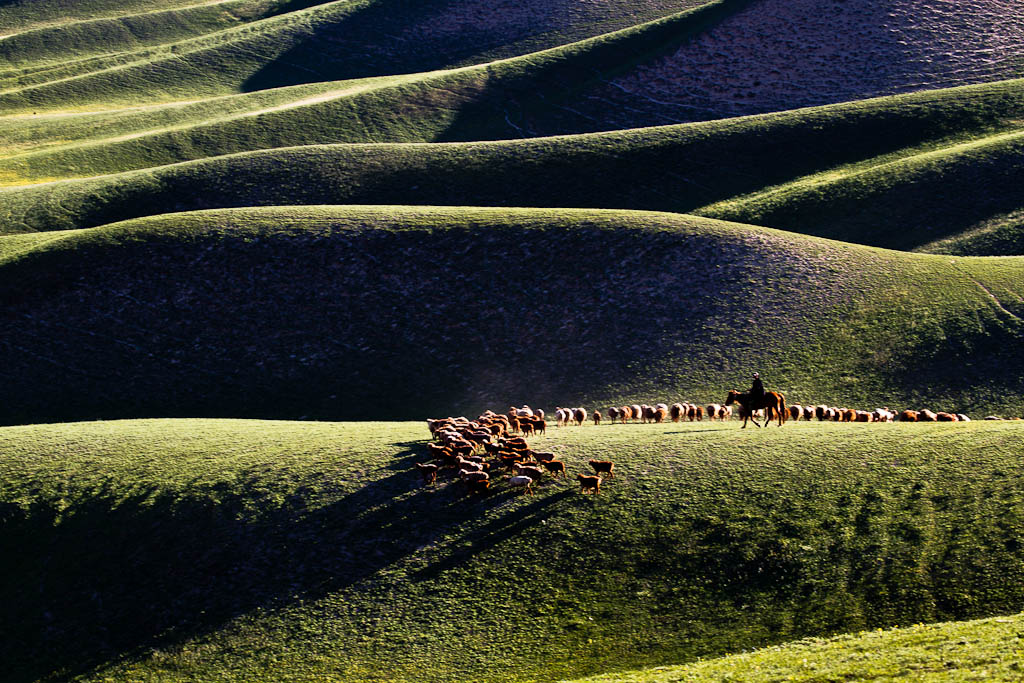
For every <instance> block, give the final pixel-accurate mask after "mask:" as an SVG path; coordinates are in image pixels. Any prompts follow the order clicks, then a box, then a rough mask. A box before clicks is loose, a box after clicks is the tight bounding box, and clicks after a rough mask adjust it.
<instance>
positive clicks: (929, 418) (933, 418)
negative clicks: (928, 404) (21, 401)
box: [917, 408, 938, 422]
mask: <svg viewBox="0 0 1024 683" xmlns="http://www.w3.org/2000/svg"><path fill="white" fill-rule="evenodd" d="M917 421H918V422H937V421H938V416H937V415H936V414H935V413H933V412H932V411H930V410H928V409H927V408H925V409H924V410H922V411H920V412H919V413H918V414H917Z"/></svg>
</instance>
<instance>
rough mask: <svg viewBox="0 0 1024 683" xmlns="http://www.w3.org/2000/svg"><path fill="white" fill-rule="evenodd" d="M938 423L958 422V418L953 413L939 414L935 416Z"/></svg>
mask: <svg viewBox="0 0 1024 683" xmlns="http://www.w3.org/2000/svg"><path fill="white" fill-rule="evenodd" d="M935 420H936V422H956V421H957V417H956V415H954V414H953V413H945V412H939V413H936V414H935Z"/></svg>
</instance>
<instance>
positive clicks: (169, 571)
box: [0, 420, 1024, 682]
mask: <svg viewBox="0 0 1024 683" xmlns="http://www.w3.org/2000/svg"><path fill="white" fill-rule="evenodd" d="M425 435H426V426H425V424H424V423H422V422H416V423H388V424H382V423H359V424H341V423H313V422H306V423H300V422H274V421H231V420H146V421H118V422H95V423H85V424H77V425H40V426H31V427H8V428H4V429H0V449H2V451H3V453H4V454H5V457H4V458H3V460H0V483H2V487H0V490H2V491H3V494H2V495H3V503H4V506H3V508H2V511H3V515H4V522H5V523H4V526H3V527H2V531H0V543H3V544H4V546H3V547H4V549H5V558H6V561H5V563H4V568H3V579H4V580H3V581H2V582H0V596H2V598H3V601H4V605H5V609H4V610H3V612H2V613H0V624H3V626H4V632H5V633H7V634H10V635H8V637H6V638H4V639H3V641H2V643H0V653H2V654H3V660H4V662H5V678H6V679H7V680H9V681H12V682H13V681H24V680H40V679H42V680H52V679H67V678H70V677H72V676H74V677H76V680H86V681H93V680H96V681H102V680H107V679H113V680H147V679H149V680H154V679H158V680H163V681H186V680H189V681H194V680H220V681H247V682H251V681H264V680H265V681H279V680H303V681H309V680H327V681H451V680H460V681H520V680H521V681H529V680H557V679H561V678H566V677H573V678H575V677H579V676H583V675H588V674H593V673H599V672H611V671H620V670H623V669H635V668H640V667H650V666H658V665H665V664H677V663H679V662H683V661H692V660H693V659H695V658H696V657H699V656H703V657H713V656H716V655H721V654H724V653H728V652H739V651H741V650H745V649H749V648H753V647H762V646H765V645H770V644H774V643H780V642H784V641H789V640H792V639H795V638H801V637H805V636H810V635H821V634H827V633H832V632H836V631H851V630H852V631H856V630H861V629H865V628H873V627H875V626H878V625H883V624H884V625H891V624H897V623H898V624H901V625H903V624H913V623H918V622H921V621H936V620H949V619H965V618H970V617H973V616H979V615H990V614H1000V613H1006V612H1009V611H1015V610H1017V609H1019V606H1020V604H1021V600H1022V599H1024V580H1022V579H1024V551H1022V548H1021V543H1020V537H1021V533H1022V529H1024V516H1022V510H1024V507H1022V501H1024V481H1022V479H1021V474H1020V472H1019V468H1018V466H1017V464H1018V460H1019V456H1020V453H1019V447H1020V443H1021V436H1022V429H1021V426H1020V423H1009V422H1004V423H980V422H976V423H971V424H963V425H959V424H945V425H939V424H937V425H923V424H889V425H882V424H879V425H860V424H818V423H798V424H793V425H787V427H786V428H784V429H772V430H759V431H753V430H750V429H747V430H740V429H739V428H738V425H737V424H736V423H728V424H714V425H712V424H709V423H692V424H691V423H685V424H672V423H669V424H665V425H640V424H636V425H627V426H621V425H615V426H608V425H605V426H601V427H593V426H588V427H583V428H563V429H556V428H555V427H552V428H551V432H550V433H549V434H548V436H547V437H544V438H541V439H537V440H535V441H534V443H535V444H536V445H538V447H542V448H550V449H552V450H555V451H556V452H558V453H559V454H560V456H561V457H562V458H563V460H564V461H565V462H566V463H567V464H568V466H569V468H570V472H573V473H574V472H576V471H580V470H582V469H585V468H586V461H587V459H589V458H594V457H608V456H610V457H612V458H613V459H614V460H615V461H616V472H617V475H616V477H615V478H613V479H610V480H608V481H606V482H605V485H604V486H603V487H602V492H601V494H600V495H597V496H586V495H580V494H579V493H577V492H576V490H575V489H576V488H577V487H576V486H574V482H568V483H564V484H563V483H555V482H550V481H549V482H545V483H543V484H542V485H541V486H540V488H539V490H538V491H537V493H536V495H534V496H533V497H530V496H525V497H524V496H522V495H520V494H518V493H512V492H511V491H509V490H508V488H507V485H506V484H503V483H500V482H498V483H495V485H494V488H495V490H494V492H493V493H492V494H491V495H489V496H486V497H484V498H483V499H481V500H473V499H472V498H470V497H468V496H467V495H466V493H465V492H464V491H463V490H462V487H461V485H460V484H458V483H455V482H451V481H450V480H449V479H447V478H442V480H441V482H440V483H439V484H438V485H437V486H435V487H432V488H424V487H422V485H421V484H420V482H419V477H418V475H417V474H416V472H415V469H414V468H413V463H414V462H418V461H422V460H424V459H425V456H424V452H423V451H424V450H425V448H424V445H423V444H424V436H425ZM8 548H16V549H17V552H15V553H9V552H6V551H7V549H8ZM100 626H102V628H100ZM951 635H952V636H953V637H957V635H955V631H954V632H953V633H951ZM939 637H941V634H939V635H933V636H931V638H932V639H935V638H939ZM961 637H962V636H961ZM847 642H848V641H847ZM876 642H877V641H876ZM890 647H892V648H893V649H894V650H895V649H896V647H895V644H893V645H892V646H890ZM965 649H969V650H970V651H972V652H974V651H975V650H978V649H980V648H979V647H976V648H965ZM980 652H981V653H982V654H984V653H985V652H992V650H985V649H980ZM997 652H998V651H997ZM880 654H881V653H880ZM805 656H807V655H805ZM748 659H749V658H748ZM719 670H721V669H719ZM742 670H743V669H737V671H742Z"/></svg>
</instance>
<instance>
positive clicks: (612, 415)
mask: <svg viewBox="0 0 1024 683" xmlns="http://www.w3.org/2000/svg"><path fill="white" fill-rule="evenodd" d="M619 413H620V411H619V409H618V408H616V407H615V406H612V407H611V408H609V409H608V420H609V421H610V422H611V423H612V424H615V420H617V419H619Z"/></svg>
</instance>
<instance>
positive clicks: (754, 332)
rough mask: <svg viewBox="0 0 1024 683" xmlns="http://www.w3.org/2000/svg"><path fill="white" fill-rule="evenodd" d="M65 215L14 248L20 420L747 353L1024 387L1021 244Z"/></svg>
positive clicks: (429, 404)
mask: <svg viewBox="0 0 1024 683" xmlns="http://www.w3.org/2000/svg"><path fill="white" fill-rule="evenodd" d="M50 235H52V237H53V238H54V239H52V241H50V240H48V238H46V237H43V236H40V237H39V238H36V239H32V238H27V237H16V239H15V241H14V242H13V243H12V245H11V246H10V247H8V248H3V249H2V250H0V253H2V254H4V255H5V256H6V259H5V260H4V262H3V263H2V265H0V297H2V301H3V303H4V318H3V322H2V325H3V329H2V339H3V344H4V346H5V348H6V350H7V357H8V361H7V362H6V363H5V367H4V376H3V391H5V392H6V393H7V394H10V395H14V394H16V395H18V397H19V398H18V400H17V401H12V402H8V403H6V404H5V405H4V407H3V410H2V420H3V421H5V422H8V423H11V422H29V421H42V420H52V419H62V420H63V419H81V418H95V417H107V418H110V417H133V416H147V415H148V416H267V417H270V416H277V417H285V416H287V417H301V416H315V417H318V418H334V419H341V418H344V419H352V418H358V419H366V418H372V417H379V416H382V415H387V416H389V417H393V418H413V417H419V416H422V414H423V413H424V412H427V413H431V414H437V413H446V414H447V413H448V412H450V411H457V412H463V411H465V412H471V411H478V410H482V409H483V408H484V407H487V406H491V405H493V403H494V402H495V401H504V400H506V397H509V398H511V397H514V396H521V395H524V394H529V395H531V396H534V397H536V398H537V399H539V400H542V401H544V402H548V403H556V402H564V403H567V404H568V403H580V402H582V401H597V402H604V401H606V400H607V401H611V400H615V401H621V400H623V399H624V398H626V397H630V398H635V399H642V400H647V401H649V402H653V400H655V399H659V400H664V399H666V398H671V397H672V396H677V397H686V396H689V397H692V398H695V399H697V400H710V399H721V398H724V393H725V391H726V390H727V389H729V388H731V387H732V386H734V385H739V384H741V383H744V382H746V380H747V378H748V377H749V373H750V371H751V370H752V369H760V370H761V371H762V373H765V376H766V377H767V378H768V381H769V382H770V383H771V384H772V385H774V387H775V388H778V389H780V390H783V391H785V392H786V393H787V394H788V395H789V397H790V400H791V401H797V402H811V401H813V402H820V401H829V402H841V403H844V404H851V403H852V404H855V405H863V406H865V407H869V406H870V407H872V408H873V407H875V406H877V405H882V404H889V405H893V406H894V407H895V406H901V407H902V406H906V407H916V406H917V405H918V404H920V405H921V406H927V407H931V408H932V409H950V410H955V411H957V412H965V411H966V412H968V413H971V414H974V415H975V416H977V415H978V413H989V412H997V411H998V412H1003V411H1010V412H1012V413H1019V412H1020V411H1021V410H1022V408H1024V406H1022V404H1021V395H1022V391H1021V390H1022V385H1024V367H1022V362H1024V360H1022V357H1021V355H1020V353H1019V348H1020V342H1021V335H1022V326H1021V325H1022V324H1021V319H1020V316H1022V315H1024V303H1022V299H1021V291H1020V283H1021V282H1022V281H1024V263H1022V262H1021V260H1020V259H1018V258H1009V259H1000V260H990V259H989V260H986V259H972V258H959V259H953V260H950V259H949V258H948V257H941V256H927V255H912V254H905V253H900V252H892V251H883V250H877V249H871V248H865V247H857V246H853V245H849V244H844V243H839V242H829V241H824V240H819V239H815V238H809V237H803V236H799V235H793V234H787V233H780V232H773V231H766V230H762V229H757V228H752V227H749V226H741V225H736V224H728V223H722V222H717V221H712V220H708V219H702V218H696V217H685V216H679V215H674V214H657V213H645V212H628V211H598V210H537V209H500V208H495V209H466V208H429V207H420V208H417V207H277V208H264V209H238V210H219V211H206V212H194V213H185V214H172V215H165V216H159V217H154V218H148V219H140V220H136V221H130V222H127V223H123V224H115V225H110V226H105V227H102V228H97V229H93V230H84V231H80V232H71V233H50ZM3 239H7V238H3ZM396 396H404V397H409V399H410V400H408V401H396V400H395V397H396Z"/></svg>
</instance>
